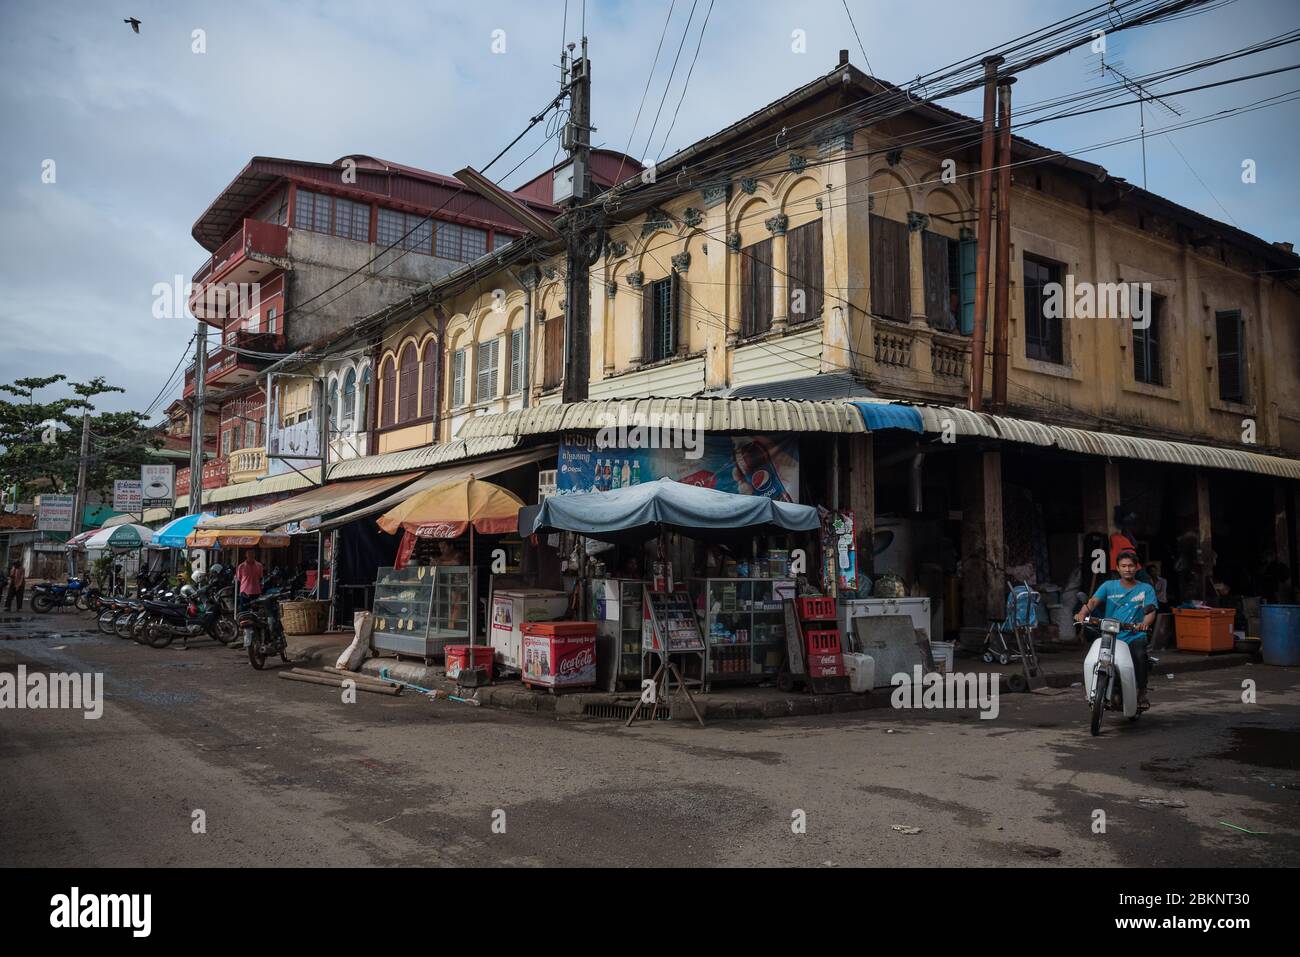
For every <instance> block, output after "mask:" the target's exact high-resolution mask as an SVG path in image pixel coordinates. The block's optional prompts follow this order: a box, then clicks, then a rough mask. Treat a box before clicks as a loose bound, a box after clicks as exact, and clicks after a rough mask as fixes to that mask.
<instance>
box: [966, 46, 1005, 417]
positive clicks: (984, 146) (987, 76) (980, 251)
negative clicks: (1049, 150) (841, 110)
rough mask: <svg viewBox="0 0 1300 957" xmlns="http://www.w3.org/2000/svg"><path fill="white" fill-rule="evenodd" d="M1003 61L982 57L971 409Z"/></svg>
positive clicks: (985, 290) (977, 396)
mask: <svg viewBox="0 0 1300 957" xmlns="http://www.w3.org/2000/svg"><path fill="white" fill-rule="evenodd" d="M1003 62H1004V61H1003V58H1002V57H1000V56H991V57H985V58H984V135H983V138H982V140H981V142H980V208H979V221H978V223H977V229H976V241H977V244H978V248H977V249H976V253H975V328H974V329H973V330H972V331H971V352H970V407H971V411H973V412H979V411H980V410H981V408H982V407H983V405H984V339H985V336H986V335H987V332H988V314H989V247H990V246H991V245H992V233H993V220H992V215H993V119H994V114H995V113H996V111H997V76H998V67H999V66H1001V65H1002V63H1003Z"/></svg>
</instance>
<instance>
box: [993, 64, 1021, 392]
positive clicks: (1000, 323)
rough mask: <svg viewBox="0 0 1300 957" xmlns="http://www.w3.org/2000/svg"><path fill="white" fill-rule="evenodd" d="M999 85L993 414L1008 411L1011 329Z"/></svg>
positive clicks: (1003, 105) (1005, 117) (1006, 81)
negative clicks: (1008, 368)
mask: <svg viewBox="0 0 1300 957" xmlns="http://www.w3.org/2000/svg"><path fill="white" fill-rule="evenodd" d="M1015 82H1016V78H1015V77H1013V76H1008V77H1003V78H1002V79H1001V80H999V81H998V254H997V266H996V272H995V274H994V278H993V403H992V404H993V410H994V411H995V412H1002V411H1004V410H1005V409H1006V407H1007V367H1008V364H1009V362H1008V360H1009V358H1010V351H1011V350H1010V347H1009V340H1010V331H1009V330H1010V326H1011V84H1013V83H1015Z"/></svg>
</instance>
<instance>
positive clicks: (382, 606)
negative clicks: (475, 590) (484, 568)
mask: <svg viewBox="0 0 1300 957" xmlns="http://www.w3.org/2000/svg"><path fill="white" fill-rule="evenodd" d="M472 600H473V595H472V584H471V576H470V570H469V568H468V567H467V566H463V565H408V566H407V567H406V568H381V569H379V575H378V577H377V578H376V579H375V599H374V604H373V605H372V609H371V611H372V614H373V616H374V632H373V634H372V636H371V644H372V645H373V647H374V649H375V650H376V651H388V652H392V653H394V654H398V655H409V656H412V657H417V658H423V659H424V660H425V662H426V663H428V664H432V662H433V659H434V658H435V657H442V656H443V653H444V650H445V649H446V646H447V645H448V644H469V643H470V640H469V609H470V602H471V601H472Z"/></svg>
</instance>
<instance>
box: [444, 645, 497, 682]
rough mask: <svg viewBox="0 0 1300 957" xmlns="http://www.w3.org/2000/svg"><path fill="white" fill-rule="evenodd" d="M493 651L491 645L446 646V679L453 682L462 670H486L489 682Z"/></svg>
mask: <svg viewBox="0 0 1300 957" xmlns="http://www.w3.org/2000/svg"><path fill="white" fill-rule="evenodd" d="M493 650H494V649H493V648H492V646H491V645H448V646H447V647H446V654H447V677H448V678H451V679H452V680H455V678H456V676H457V675H459V674H460V669H462V668H486V669H487V674H488V680H489V681H491V679H492V652H493Z"/></svg>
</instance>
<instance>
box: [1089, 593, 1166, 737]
mask: <svg viewBox="0 0 1300 957" xmlns="http://www.w3.org/2000/svg"><path fill="white" fill-rule="evenodd" d="M1076 625H1077V626H1081V627H1082V628H1083V630H1084V634H1085V635H1088V636H1092V635H1095V636H1096V637H1095V638H1094V639H1093V642H1092V646H1091V647H1090V648H1089V649H1088V654H1087V655H1086V656H1085V657H1084V659H1083V685H1084V688H1085V689H1086V691H1087V695H1088V706H1089V708H1091V709H1092V733H1093V735H1094V736H1096V735H1099V734H1101V717H1102V714H1103V713H1104V712H1106V711H1116V712H1119V713H1121V714H1123V715H1124V717H1126V718H1128V719H1129V721H1136V720H1137V719H1138V718H1139V717H1140V716H1141V714H1142V710H1143V709H1141V708H1139V707H1138V687H1137V673H1136V672H1135V671H1134V667H1133V655H1132V654H1131V653H1130V651H1129V647H1128V642H1125V641H1120V640H1119V633H1120V632H1121V631H1123V630H1124V625H1123V623H1122V622H1120V620H1119V619H1118V618H1092V617H1088V618H1084V619H1083V621H1081V622H1077V623H1076ZM1149 661H1150V663H1151V664H1152V665H1155V664H1156V662H1157V659H1155V658H1150V659H1149Z"/></svg>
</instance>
